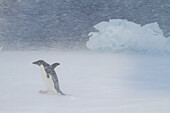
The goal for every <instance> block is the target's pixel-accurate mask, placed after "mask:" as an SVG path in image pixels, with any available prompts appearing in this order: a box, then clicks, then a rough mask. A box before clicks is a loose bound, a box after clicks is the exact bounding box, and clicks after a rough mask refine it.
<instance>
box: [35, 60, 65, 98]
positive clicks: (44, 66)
mask: <svg viewBox="0 0 170 113" xmlns="http://www.w3.org/2000/svg"><path fill="white" fill-rule="evenodd" d="M32 64H36V65H38V66H40V68H41V71H42V78H43V80H44V82H45V84H46V86H47V91H42V90H40V93H54V94H61V95H65V94H64V93H63V92H62V91H61V90H60V87H59V81H58V77H57V74H56V72H55V70H54V69H55V67H57V66H58V65H60V63H54V64H52V65H50V64H48V63H46V62H45V61H44V60H38V61H35V62H32Z"/></svg>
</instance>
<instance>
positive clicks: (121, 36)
mask: <svg viewBox="0 0 170 113" xmlns="http://www.w3.org/2000/svg"><path fill="white" fill-rule="evenodd" d="M94 28H95V29H96V30H97V31H98V32H90V33H89V40H88V41H87V43H86V46H87V48H89V49H90V50H93V51H99V52H116V53H118V52H142V53H157V52H159V53H160V52H161V53H165V52H169V50H170V47H169V46H168V45H170V41H169V39H168V38H165V37H164V36H163V31H162V30H161V29H160V27H159V25H158V23H156V22H155V23H150V24H146V25H144V26H141V25H140V24H137V23H134V22H131V21H128V20H122V19H112V20H109V21H108V22H106V21H104V22H100V23H98V24H96V25H95V26H94Z"/></svg>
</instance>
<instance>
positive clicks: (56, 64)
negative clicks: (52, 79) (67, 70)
mask: <svg viewBox="0 0 170 113" xmlns="http://www.w3.org/2000/svg"><path fill="white" fill-rule="evenodd" d="M58 65H60V63H54V64H52V65H51V66H52V67H53V69H54V68H56V67H57V66H58Z"/></svg>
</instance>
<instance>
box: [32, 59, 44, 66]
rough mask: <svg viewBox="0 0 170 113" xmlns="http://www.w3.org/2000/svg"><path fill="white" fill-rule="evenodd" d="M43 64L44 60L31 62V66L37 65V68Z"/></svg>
mask: <svg viewBox="0 0 170 113" xmlns="http://www.w3.org/2000/svg"><path fill="white" fill-rule="evenodd" d="M44 63H45V62H44V60H38V61H35V62H33V63H32V64H37V65H38V66H40V65H43V64H44Z"/></svg>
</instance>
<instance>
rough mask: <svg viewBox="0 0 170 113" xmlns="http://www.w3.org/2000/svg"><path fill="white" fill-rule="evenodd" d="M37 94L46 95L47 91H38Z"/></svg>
mask: <svg viewBox="0 0 170 113" xmlns="http://www.w3.org/2000/svg"><path fill="white" fill-rule="evenodd" d="M39 93H41V94H47V93H48V91H43V90H40V91H39Z"/></svg>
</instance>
